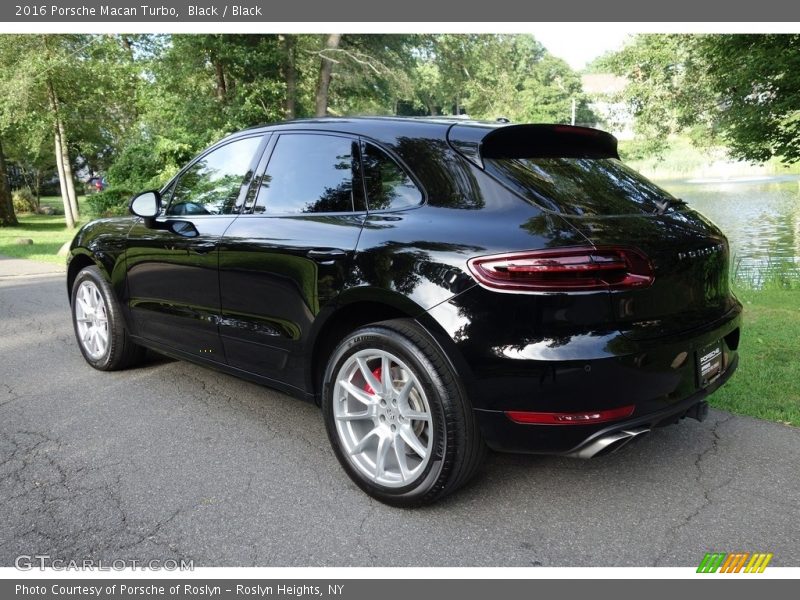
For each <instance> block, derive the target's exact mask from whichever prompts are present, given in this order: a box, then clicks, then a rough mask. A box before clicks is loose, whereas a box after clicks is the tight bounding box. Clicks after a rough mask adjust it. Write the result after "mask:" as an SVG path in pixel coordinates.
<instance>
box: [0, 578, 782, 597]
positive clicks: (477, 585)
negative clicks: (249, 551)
mask: <svg viewBox="0 0 800 600" xmlns="http://www.w3.org/2000/svg"><path fill="white" fill-rule="evenodd" d="M698 577H702V576H698ZM704 578H705V579H706V580H710V579H711V578H713V575H712V576H705V577H704ZM794 584H795V582H793V581H791V580H780V579H762V580H760V581H756V580H755V579H743V578H736V580H734V579H722V578H719V577H718V578H717V580H716V582H715V583H714V584H713V586H714V587H713V593H714V594H715V595H720V596H721V597H724V598H727V599H734V598H738V597H752V596H753V595H755V594H761V595H769V597H773V598H781V597H785V596H788V591H789V589H790V586H794ZM709 585H712V584H707V583H706V584H700V586H701V588H703V589H705V593H709V592H711V591H712V590H711V588H710V587H709ZM697 588H698V581H697V580H685V579H669V580H653V579H638V580H627V581H614V580H608V579H606V580H595V581H592V580H571V581H561V580H542V579H497V580H469V579H466V580H464V579H461V580H425V579H405V580H404V579H395V580H379V579H328V580H314V579H305V580H269V579H261V580H231V579H223V580H189V581H187V580H183V581H181V580H167V579H155V580H149V581H147V580H143V579H142V580H97V579H95V580H79V579H62V580H52V579H51V580H47V579H41V580H38V581H32V580H25V581H12V580H6V581H0V597H2V598H6V599H8V598H15V599H17V600H19V599H22V598H29V599H37V600H38V599H40V598H49V599H51V600H67V599H69V600H86V599H90V598H102V599H103V600H131V599H133V598H170V599H175V598H177V599H182V600H194V599H195V598H203V599H212V598H213V599H214V600H243V599H248V600H256V599H260V598H293V599H298V600H299V599H303V598H323V599H325V600H330V599H336V600H339V599H341V600H375V598H380V599H381V600H395V599H396V600H408V598H458V599H459V600H469V599H471V598H503V599H504V600H516V599H525V600H530V599H531V598H545V597H558V598H562V597H567V598H578V597H580V598H603V597H607V596H611V595H615V596H620V597H626V598H637V597H647V598H648V600H662V599H663V600H673V599H674V598H675V597H676V595H680V597H692V596H691V593H692V592H695V593H696V592H698V589H697ZM784 591H785V592H787V593H786V594H782V592H784ZM687 594H689V596H687Z"/></svg>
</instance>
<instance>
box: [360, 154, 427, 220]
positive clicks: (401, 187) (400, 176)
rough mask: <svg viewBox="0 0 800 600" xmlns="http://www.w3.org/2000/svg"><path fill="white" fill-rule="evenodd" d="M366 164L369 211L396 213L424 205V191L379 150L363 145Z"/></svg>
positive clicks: (365, 173)
mask: <svg viewBox="0 0 800 600" xmlns="http://www.w3.org/2000/svg"><path fill="white" fill-rule="evenodd" d="M363 163H364V181H365V183H366V188H367V206H368V207H369V210H397V209H401V208H408V207H409V206H417V205H418V204H420V203H421V202H422V192H420V190H419V188H418V187H417V186H416V185H415V184H414V182H413V181H412V180H411V177H409V176H408V173H406V172H405V171H404V170H403V169H402V168H400V165H398V164H397V163H396V162H395V161H394V160H392V159H391V158H390V157H389V156H388V155H387V154H386V153H385V152H384V151H383V150H381V149H380V148H377V147H375V146H373V145H372V144H364V156H363Z"/></svg>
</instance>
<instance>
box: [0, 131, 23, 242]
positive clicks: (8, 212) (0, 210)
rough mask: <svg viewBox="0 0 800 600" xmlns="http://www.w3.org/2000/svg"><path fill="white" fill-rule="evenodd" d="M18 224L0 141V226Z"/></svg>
mask: <svg viewBox="0 0 800 600" xmlns="http://www.w3.org/2000/svg"><path fill="white" fill-rule="evenodd" d="M14 225H19V221H17V215H16V214H15V213H14V202H13V200H12V199H11V188H10V187H9V185H8V169H7V168H6V156H5V154H4V153H3V142H2V141H0V227H12V226H14Z"/></svg>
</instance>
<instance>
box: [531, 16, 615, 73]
mask: <svg viewBox="0 0 800 600" xmlns="http://www.w3.org/2000/svg"><path fill="white" fill-rule="evenodd" d="M599 26H602V25H599ZM531 33H532V34H533V37H535V38H536V39H537V40H539V41H540V42H541V43H542V44H543V45H544V47H545V48H547V50H548V51H549V52H550V53H551V54H554V55H555V56H558V57H559V58H563V59H564V60H565V61H567V62H568V63H569V66H571V67H572V68H573V69H576V70H580V69H583V68H584V67H585V66H586V65H587V64H588V63H590V62H591V61H592V60H593V59H595V58H597V57H598V56H601V55H602V54H605V53H606V52H607V51H609V50H617V49H619V48H620V47H621V46H622V44H623V42H624V41H625V39H626V38H627V37H628V35H629V34H628V33H626V32H624V31H608V30H605V31H602V32H600V31H598V32H596V35H590V34H589V35H584V34H585V33H587V32H579V33H580V35H574V34H573V35H569V34H568V33H567V32H565V31H564V29H563V28H561V27H553V26H551V25H548V24H542V27H541V28H540V27H534V28H533V30H532V31H531Z"/></svg>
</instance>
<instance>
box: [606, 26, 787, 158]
mask: <svg viewBox="0 0 800 600" xmlns="http://www.w3.org/2000/svg"><path fill="white" fill-rule="evenodd" d="M599 64H600V66H602V67H605V68H607V69H609V70H611V71H613V72H615V73H617V74H619V75H623V76H625V77H626V78H627V79H628V80H629V85H628V87H627V89H626V91H625V93H624V97H625V100H626V101H627V102H628V103H629V105H630V106H631V109H632V111H633V113H634V115H635V117H636V129H637V132H638V133H639V134H640V135H641V137H642V138H644V139H647V140H650V141H651V142H652V144H651V146H652V148H651V149H658V148H659V147H663V145H664V144H665V143H666V139H667V137H668V136H669V135H670V134H673V133H689V134H690V135H691V137H692V139H693V140H694V141H695V142H696V143H697V144H699V145H703V144H708V143H712V142H718V143H722V144H724V145H725V146H726V147H727V149H728V151H729V153H730V154H731V156H733V157H735V158H739V159H743V160H747V161H752V162H763V161H766V160H769V159H770V158H772V157H778V158H780V159H781V160H782V161H784V162H787V163H793V162H796V161H798V160H800V104H799V103H798V100H800V35H796V34H792V35H783V34H769V35H733V34H731V35H685V34H672V35H656V34H642V35H637V36H635V37H634V38H633V40H632V41H631V43H629V44H628V45H626V46H625V47H624V48H623V49H622V50H620V51H619V52H616V53H613V54H611V55H608V56H606V57H604V58H603V59H602V60H601V61H599Z"/></svg>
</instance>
